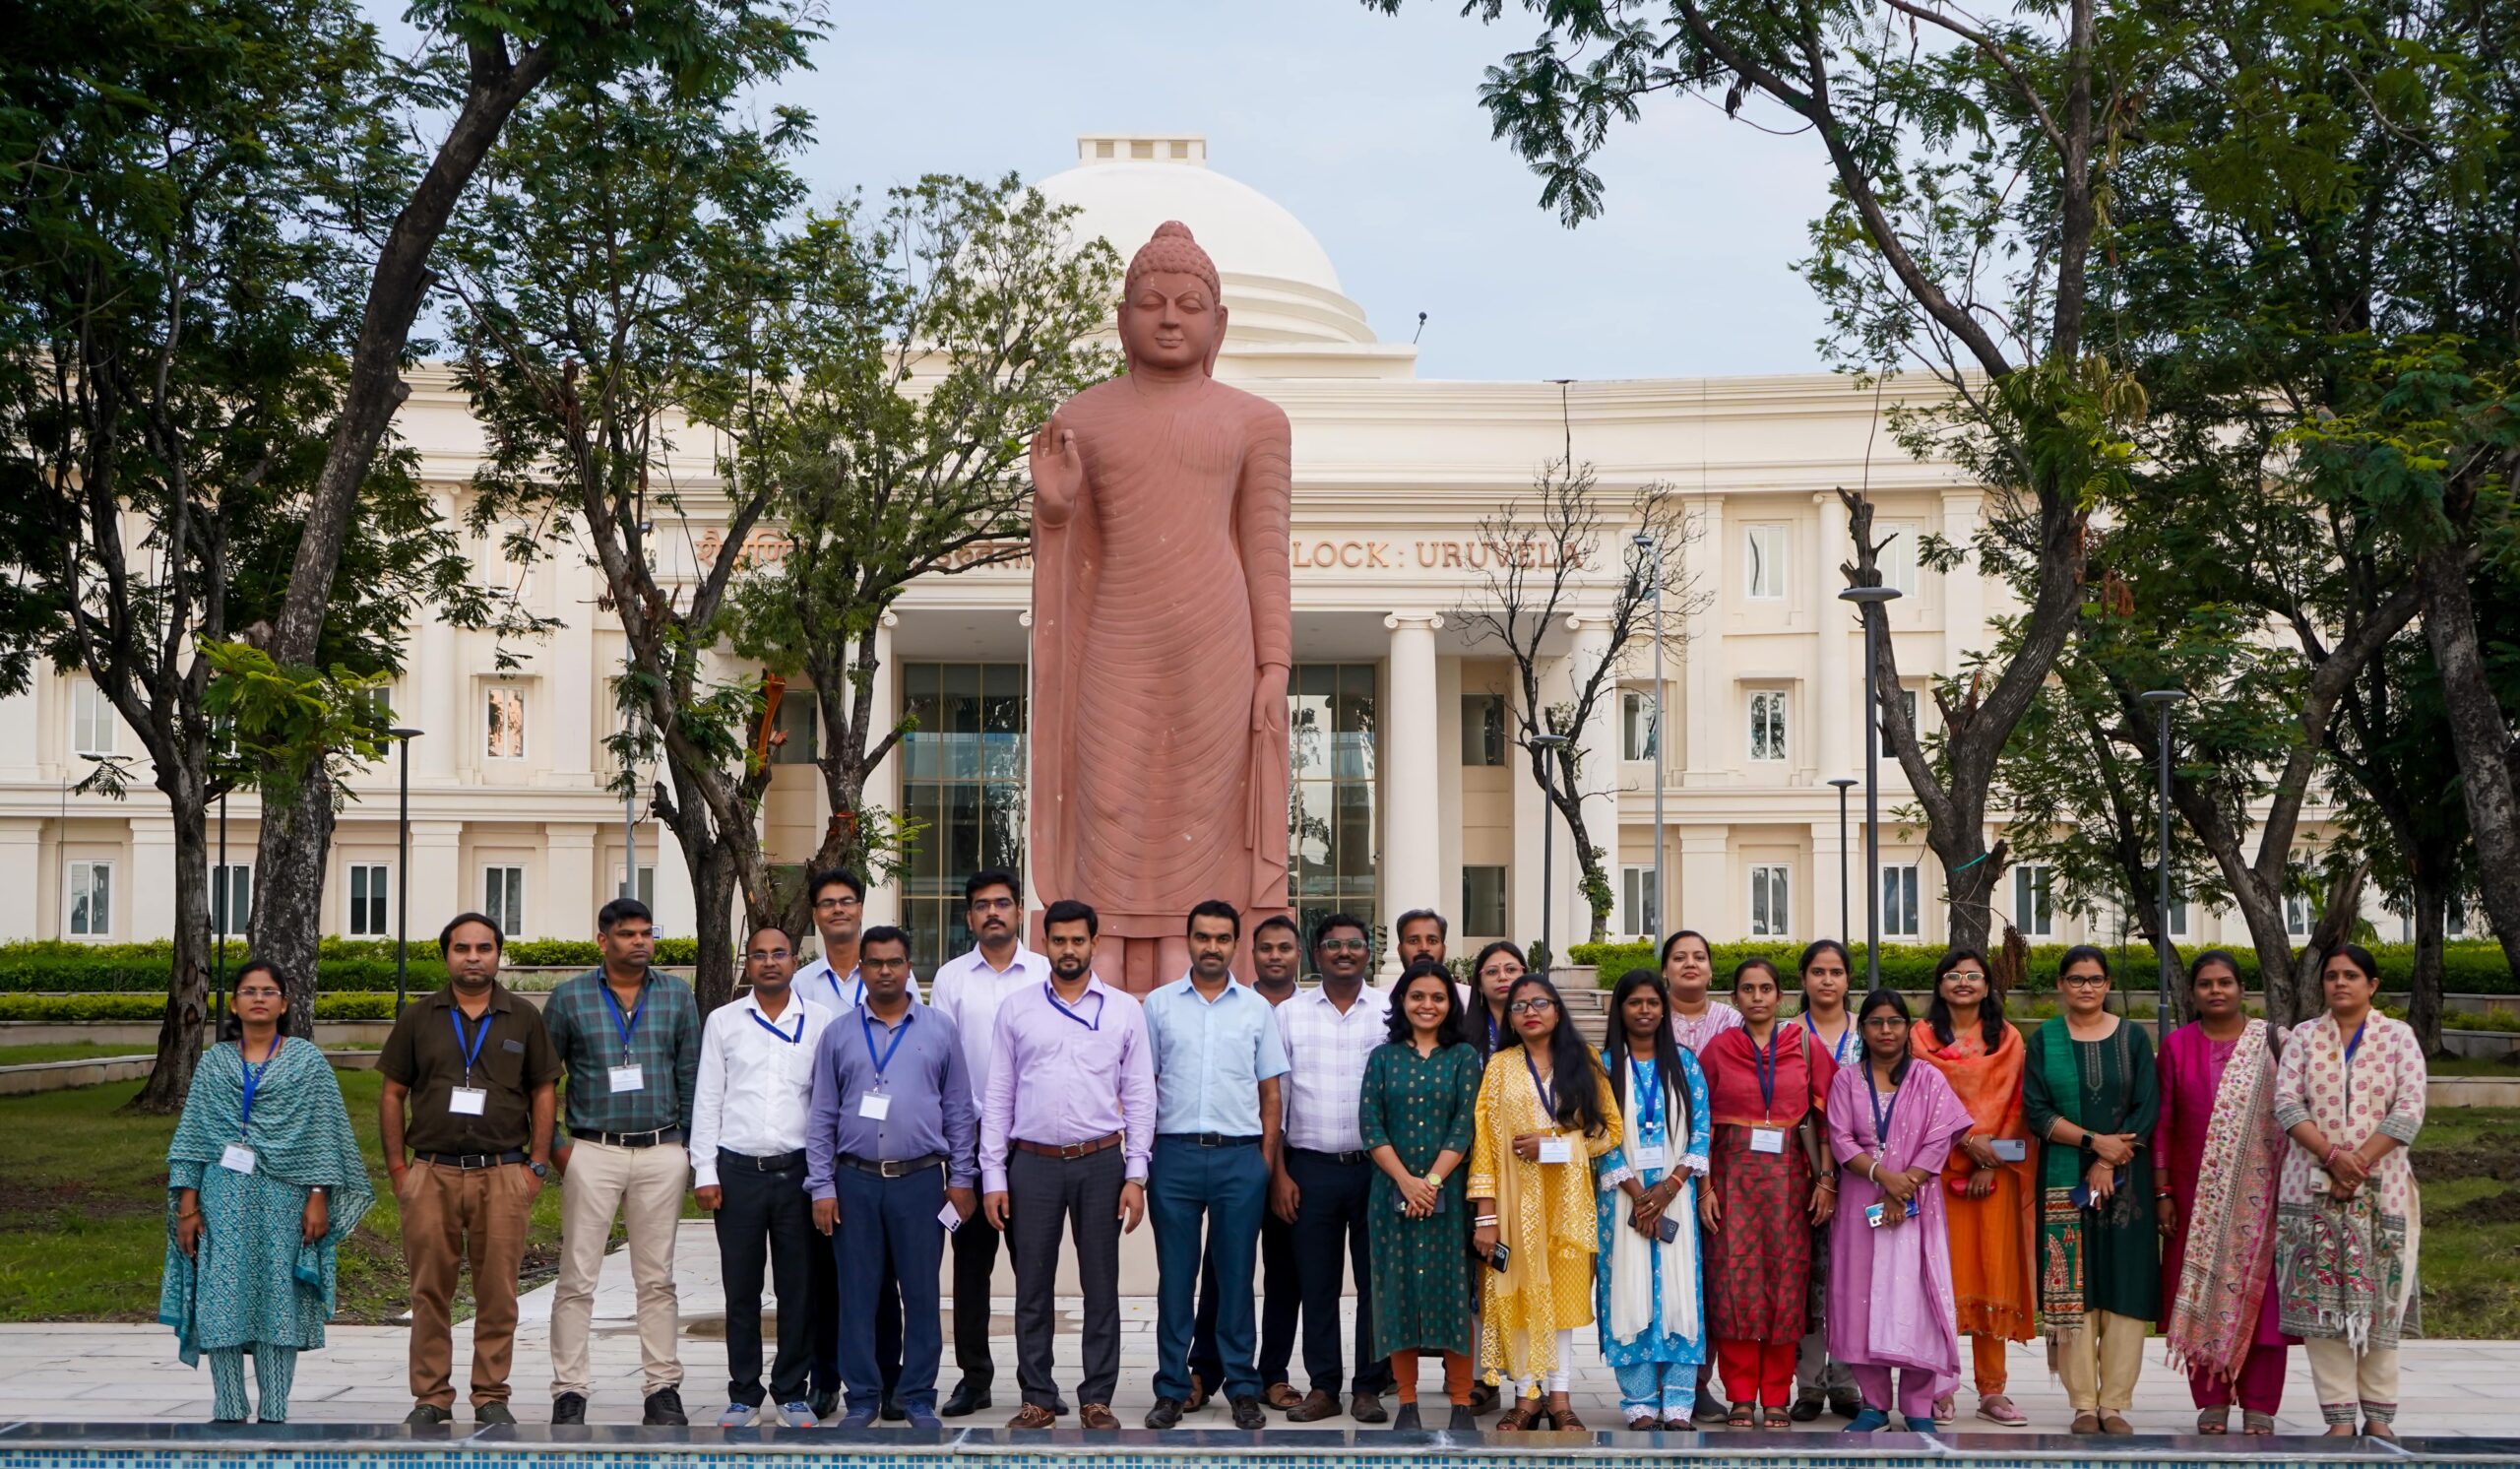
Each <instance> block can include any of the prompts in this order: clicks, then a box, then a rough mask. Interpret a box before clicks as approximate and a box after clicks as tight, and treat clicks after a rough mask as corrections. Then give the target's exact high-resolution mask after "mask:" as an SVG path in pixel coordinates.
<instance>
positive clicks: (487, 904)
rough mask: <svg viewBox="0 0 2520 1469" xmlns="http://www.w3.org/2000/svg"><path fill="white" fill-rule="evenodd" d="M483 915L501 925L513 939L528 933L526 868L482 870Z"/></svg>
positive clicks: (488, 868)
mask: <svg viewBox="0 0 2520 1469" xmlns="http://www.w3.org/2000/svg"><path fill="white" fill-rule="evenodd" d="M481 911H482V912H483V913H486V914H488V915H489V916H490V917H491V918H493V919H495V920H497V921H498V925H499V931H500V932H501V933H504V934H506V935H507V936H508V937H510V938H515V937H516V936H517V935H519V934H521V933H523V932H524V931H525V868H523V867H484V868H482V869H481Z"/></svg>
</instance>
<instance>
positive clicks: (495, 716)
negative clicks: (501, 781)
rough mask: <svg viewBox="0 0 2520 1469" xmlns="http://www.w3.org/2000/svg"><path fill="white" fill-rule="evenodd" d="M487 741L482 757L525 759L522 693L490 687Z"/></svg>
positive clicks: (509, 687) (498, 685)
mask: <svg viewBox="0 0 2520 1469" xmlns="http://www.w3.org/2000/svg"><path fill="white" fill-rule="evenodd" d="M484 708H485V711H486V715H487V719H488V732H489V738H488V742H487V744H486V745H485V746H484V748H483V750H482V753H484V754H486V755H488V756H489V757H490V758H491V759H493V760H522V759H524V758H525V690H523V689H521V688H516V687H512V686H510V685H508V684H504V683H502V684H493V685H492V686H491V687H490V688H489V689H488V690H486V703H485V706H484Z"/></svg>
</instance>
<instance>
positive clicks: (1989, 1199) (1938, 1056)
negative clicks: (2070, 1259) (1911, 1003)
mask: <svg viewBox="0 0 2520 1469" xmlns="http://www.w3.org/2000/svg"><path fill="white" fill-rule="evenodd" d="M1934 974H1935V975H1936V976H1937V978H1936V979H1935V981H1934V990H1933V1002H1932V1003H1931V1004H1930V1005H1927V1006H1926V1007H1925V1023H1924V1024H1922V1025H1920V1026H1918V1027H1917V1028H1916V1029H1915V1030H1914V1031H1912V1032H1911V1033H1910V1034H1909V1046H1910V1048H1911V1049H1912V1050H1914V1051H1915V1053H1916V1055H1917V1058H1918V1059H1919V1060H1922V1061H1923V1062H1925V1063H1926V1064H1928V1065H1930V1066H1932V1067H1933V1068H1934V1069H1935V1070H1937V1071H1939V1072H1941V1073H1942V1076H1943V1079H1944V1080H1945V1081H1948V1082H1950V1083H1951V1089H1952V1090H1953V1091H1954V1092H1956V1093H1958V1094H1959V1096H1960V1102H1961V1105H1962V1106H1964V1107H1966V1108H1968V1109H1969V1117H1970V1119H1971V1120H1972V1121H1973V1122H1974V1123H1975V1126H1974V1127H1973V1128H1972V1129H1971V1131H1970V1133H1969V1135H1968V1136H1966V1137H1964V1138H1962V1139H1961V1140H1960V1143H1959V1145H1958V1146H1957V1147H1954V1148H1953V1149H1952V1150H1951V1161H1950V1162H1949V1163H1947V1164H1945V1165H1944V1167H1943V1172H1942V1186H1943V1187H1944V1188H1945V1189H1946V1190H1948V1192H1949V1194H1950V1197H1949V1199H1948V1203H1949V1205H1950V1208H1949V1210H1948V1215H1947V1219H1948V1224H1949V1229H1950V1234H1951V1285H1952V1294H1953V1295H1954V1296H1955V1297H1956V1298H1958V1301H1959V1306H1960V1330H1961V1333H1962V1334H1963V1335H1965V1336H1967V1337H1968V1338H1969V1355H1970V1358H1971V1366H1972V1368H1973V1369H1974V1372H1975V1375H1976V1377H1977V1382H1978V1416H1979V1417H1980V1418H1983V1419H1985V1420H1986V1421H1987V1422H1988V1423H2000V1424H2003V1425H2005V1426H2006V1427H2009V1428H2019V1427H2021V1426H2022V1425H2024V1424H2026V1423H2028V1422H2029V1421H2030V1420H2029V1418H2028V1417H2026V1416H2025V1415H2024V1414H2023V1413H2022V1411H2021V1409H2019V1408H2017V1407H2015V1406H2014V1405H2013V1401H2012V1399H2011V1398H2010V1397H2009V1396H2007V1395H2006V1394H2005V1392H2004V1387H2005V1386H2006V1384H2007V1382H2008V1381H2009V1377H2008V1375H2007V1373H2005V1370H2004V1343H2006V1342H2016V1341H2028V1340H2030V1339H2031V1337H2032V1336H2033V1335H2034V1334H2035V1332H2034V1329H2033V1328H2034V1324H2035V1322H2034V1319H2033V1314H2032V1312H2033V1309H2034V1308H2033V1303H2034V1302H2035V1301H2037V1299H2038V1297H2037V1295H2036V1292H2037V1289H2038V1286H2037V1282H2036V1280H2035V1278H2034V1276H2033V1273H2032V1270H2033V1262H2034V1261H2036V1260H2037V1259H2038V1257H2039V1256H2038V1252H2037V1251H2036V1250H2035V1249H2034V1248H2033V1246H2032V1226H2033V1223H2034V1221H2033V1218H2032V1211H2031V1202H2032V1200H2033V1199H2035V1198H2037V1197H2038V1189H2037V1186H2036V1182H2035V1181H2036V1179H2037V1174H2036V1173H2035V1172H2034V1169H2035V1167H2036V1162H2035V1158H2036V1151H2037V1145H2036V1144H2035V1143H2033V1142H2032V1141H2031V1140H2030V1127H2029V1125H2028V1123H2026V1122H2025V1121H2024V1120H2023V1119H2022V1114H2021V1076H2022V1068H2023V1065H2024V1063H2025V1060H2026V1058H2027V1057H2028V1055H2029V1054H2030V1053H2029V1048H2027V1047H2025V1046H2024V1045H2023V1044H2022V1041H2021V1034H2020V1032H2018V1031H2016V1030H2014V1029H2013V1028H2012V1026H2011V1025H2010V1024H2009V1023H2007V1022H2006V1021H2005V1019H2004V1001H2003V996H2002V995H2000V994H1997V993H1995V991H1994V987H1993V985H1992V984H1991V983H1989V981H1988V980H1987V977H1986V956H1985V955H1984V954H1981V953H1979V952H1978V951H1977V950H1976V949H1966V948H1963V949H1953V950H1952V951H1951V952H1950V953H1947V954H1945V955H1943V956H1942V960H1941V962H1940V963H1938V964H1936V965H1935V966H1934ZM1958 1411H1959V1410H1958V1409H1957V1407H1955V1405H1954V1404H1953V1401H1952V1398H1951V1397H1950V1396H1944V1397H1942V1398H1939V1399H1937V1400H1936V1401H1935V1402H1934V1405H1933V1416H1934V1419H1935V1421H1936V1422H1939V1423H1949V1422H1951V1420H1952V1419H1953V1418H1955V1417H1957V1416H1958Z"/></svg>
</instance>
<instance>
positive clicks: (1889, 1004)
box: [1855, 985, 1917, 1086]
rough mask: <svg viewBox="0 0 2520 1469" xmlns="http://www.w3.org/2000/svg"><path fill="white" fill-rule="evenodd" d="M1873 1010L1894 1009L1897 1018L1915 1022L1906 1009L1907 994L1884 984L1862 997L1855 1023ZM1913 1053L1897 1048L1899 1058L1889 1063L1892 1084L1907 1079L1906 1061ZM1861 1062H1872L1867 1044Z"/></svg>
mask: <svg viewBox="0 0 2520 1469" xmlns="http://www.w3.org/2000/svg"><path fill="white" fill-rule="evenodd" d="M1875 1010H1896V1011H1898V1012H1899V1018H1900V1019H1902V1020H1904V1021H1906V1022H1908V1024H1910V1025H1912V1026H1913V1025H1915V1024H1916V1023H1917V1017H1916V1016H1915V1015H1914V1014H1913V1013H1911V1012H1910V1010H1909V1009H1908V996H1906V995H1904V994H1901V993H1900V992H1899V991H1898V990H1893V989H1891V988H1889V987H1888V986H1886V985H1885V986H1883V987H1882V988H1881V989H1878V990H1873V991H1872V992H1871V993H1870V994H1867V995H1865V996H1864V997H1863V1008H1862V1009H1860V1010H1858V1011H1856V1014H1855V1023H1856V1024H1857V1025H1858V1026H1860V1025H1862V1024H1863V1023H1864V1021H1865V1020H1867V1019H1869V1018H1871V1015H1872V1012H1873V1011H1875ZM1915 1054H1916V1053H1915V1052H1914V1051H1912V1050H1911V1049H1909V1048H1908V1047H1905V1046H1902V1047H1900V1048H1899V1058H1898V1059H1897V1060H1895V1061H1892V1062H1891V1063H1890V1084H1891V1085H1892V1086H1897V1085H1898V1084H1899V1083H1901V1082H1903V1081H1905V1080H1907V1079H1908V1062H1909V1060H1910V1059H1911V1058H1913V1057H1914V1056H1915ZM1863 1063H1864V1064H1865V1065H1867V1066H1869V1065H1871V1064H1872V1048H1870V1047H1868V1046H1867V1047H1865V1048H1864V1052H1863Z"/></svg>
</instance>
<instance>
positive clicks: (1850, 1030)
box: [1802, 1010, 1855, 1066]
mask: <svg viewBox="0 0 2520 1469" xmlns="http://www.w3.org/2000/svg"><path fill="white" fill-rule="evenodd" d="M1802 1028H1803V1029H1804V1030H1806V1031H1809V1032H1810V1033H1811V1039H1813V1040H1815V1041H1816V1040H1818V1039H1820V1027H1818V1026H1816V1025H1813V1024H1812V1023H1811V1012H1810V1011H1809V1010H1805V1011H1803V1012H1802ZM1854 1039H1855V1022H1854V1021H1853V1020H1849V1021H1848V1022H1847V1028H1846V1029H1845V1030H1842V1031H1840V1032H1838V1044H1837V1045H1835V1046H1832V1047H1830V1048H1829V1059H1831V1060H1833V1061H1836V1062H1837V1063H1838V1064H1839V1065H1841V1066H1843V1065H1845V1064H1846V1063H1847V1043H1848V1042H1849V1041H1852V1040H1854Z"/></svg>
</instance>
